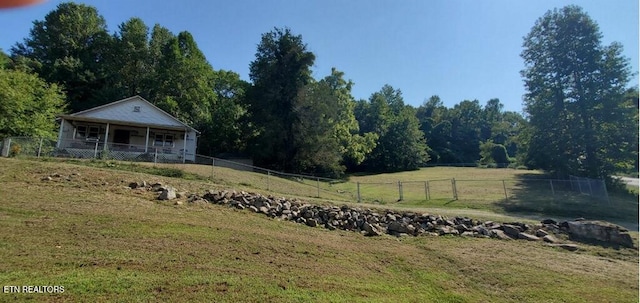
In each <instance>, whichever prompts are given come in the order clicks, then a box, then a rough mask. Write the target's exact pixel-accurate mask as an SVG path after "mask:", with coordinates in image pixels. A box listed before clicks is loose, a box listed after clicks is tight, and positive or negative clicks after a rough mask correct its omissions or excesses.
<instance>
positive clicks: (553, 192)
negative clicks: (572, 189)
mask: <svg viewBox="0 0 640 303" xmlns="http://www.w3.org/2000/svg"><path fill="white" fill-rule="evenodd" d="M549 185H551V195H552V196H555V195H556V192H555V191H554V190H553V180H552V179H549Z"/></svg>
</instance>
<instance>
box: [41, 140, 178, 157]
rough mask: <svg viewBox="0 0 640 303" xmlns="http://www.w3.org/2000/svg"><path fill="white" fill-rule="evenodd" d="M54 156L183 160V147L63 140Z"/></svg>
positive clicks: (55, 150) (54, 151)
mask: <svg viewBox="0 0 640 303" xmlns="http://www.w3.org/2000/svg"><path fill="white" fill-rule="evenodd" d="M53 156H61V157H71V158H85V159H86V158H89V159H95V158H100V159H113V160H122V161H153V162H183V159H184V156H185V152H184V149H183V148H178V147H175V146H154V145H149V146H145V145H135V144H121V143H112V142H107V144H106V146H105V143H104V142H103V141H98V140H78V139H76V140H62V141H61V142H60V145H59V147H57V148H55V149H54V150H53Z"/></svg>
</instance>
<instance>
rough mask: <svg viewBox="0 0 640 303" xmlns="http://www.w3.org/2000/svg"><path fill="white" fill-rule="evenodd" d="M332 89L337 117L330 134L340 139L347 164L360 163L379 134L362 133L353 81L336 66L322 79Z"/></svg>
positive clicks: (343, 160)
mask: <svg viewBox="0 0 640 303" xmlns="http://www.w3.org/2000/svg"><path fill="white" fill-rule="evenodd" d="M320 83H321V84H326V86H327V88H328V89H329V90H330V98H331V99H333V100H334V101H333V102H334V104H333V105H332V106H333V108H334V110H335V111H336V113H335V119H334V120H333V121H332V131H331V133H330V134H327V135H328V136H330V137H332V138H335V139H336V140H337V141H338V146H339V147H338V150H339V152H340V154H341V155H342V161H341V162H343V163H344V164H346V165H351V166H352V165H359V164H360V163H362V161H364V159H365V158H366V156H367V155H368V154H369V153H371V151H372V150H373V148H374V147H375V145H376V143H375V142H376V140H377V139H378V135H376V134H375V133H373V132H367V133H362V135H361V134H360V133H359V132H360V127H359V125H358V121H357V120H356V117H355V114H354V109H355V105H356V103H355V100H354V98H353V96H352V95H351V88H352V87H353V82H352V81H351V80H349V81H347V80H345V79H344V73H343V72H341V71H339V70H337V69H336V68H332V69H331V75H329V76H326V77H325V78H324V79H322V80H320Z"/></svg>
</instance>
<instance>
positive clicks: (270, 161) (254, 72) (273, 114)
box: [248, 28, 315, 171]
mask: <svg viewBox="0 0 640 303" xmlns="http://www.w3.org/2000/svg"><path fill="white" fill-rule="evenodd" d="M314 61H315V55H314V54H313V53H312V52H310V51H308V50H307V45H306V44H305V43H303V41H302V36H300V35H294V34H293V33H292V32H291V30H290V29H288V28H286V29H279V28H276V29H274V30H273V31H271V32H268V33H265V34H263V35H262V39H261V41H260V43H259V44H258V49H257V52H256V59H255V60H254V61H252V62H251V64H250V66H249V77H250V79H251V81H252V82H253V86H252V88H251V90H250V92H249V96H248V102H249V104H248V105H249V110H250V111H251V117H252V123H253V125H255V127H256V130H257V136H256V137H255V139H254V140H252V143H251V151H252V154H253V155H254V160H255V161H256V163H257V164H259V165H266V166H269V167H272V168H276V169H283V170H286V171H297V170H298V168H297V167H295V164H294V162H293V161H292V160H293V159H294V158H295V156H296V153H297V152H298V148H299V147H298V146H296V142H295V141H296V139H295V128H296V125H297V124H299V123H300V117H299V116H298V113H297V112H296V110H295V108H296V106H297V102H298V97H299V94H300V92H301V90H302V89H303V88H304V87H305V86H306V85H308V84H309V83H311V82H313V78H312V77H311V66H312V65H313V62H314Z"/></svg>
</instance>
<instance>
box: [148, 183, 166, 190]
mask: <svg viewBox="0 0 640 303" xmlns="http://www.w3.org/2000/svg"><path fill="white" fill-rule="evenodd" d="M163 188H164V186H162V183H160V182H156V183H153V184H152V185H151V191H156V192H157V191H161V190H162V189H163Z"/></svg>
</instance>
